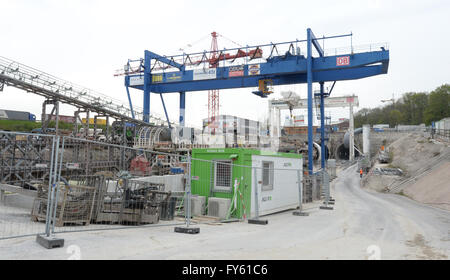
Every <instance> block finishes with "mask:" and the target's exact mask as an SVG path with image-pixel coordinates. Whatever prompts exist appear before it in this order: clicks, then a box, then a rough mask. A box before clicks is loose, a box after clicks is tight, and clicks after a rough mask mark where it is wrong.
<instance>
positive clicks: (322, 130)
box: [320, 82, 325, 169]
mask: <svg viewBox="0 0 450 280" xmlns="http://www.w3.org/2000/svg"><path fill="white" fill-rule="evenodd" d="M324 94H325V93H324V83H323V82H321V83H320V138H321V150H322V165H321V167H322V169H325V102H324Z"/></svg>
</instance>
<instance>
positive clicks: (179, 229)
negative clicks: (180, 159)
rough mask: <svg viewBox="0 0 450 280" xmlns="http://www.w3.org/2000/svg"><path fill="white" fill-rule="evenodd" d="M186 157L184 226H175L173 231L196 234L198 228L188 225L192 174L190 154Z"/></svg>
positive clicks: (198, 231)
mask: <svg viewBox="0 0 450 280" xmlns="http://www.w3.org/2000/svg"><path fill="white" fill-rule="evenodd" d="M187 159H188V163H187V168H188V170H187V171H188V172H187V174H186V175H187V178H186V187H185V192H186V199H187V201H186V209H185V211H184V212H185V214H186V227H176V228H175V232H178V233H187V234H198V233H200V228H197V227H195V228H194V227H189V226H190V224H191V180H192V175H191V169H192V158H191V155H188V157H187Z"/></svg>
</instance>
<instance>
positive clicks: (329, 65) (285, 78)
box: [125, 28, 389, 173]
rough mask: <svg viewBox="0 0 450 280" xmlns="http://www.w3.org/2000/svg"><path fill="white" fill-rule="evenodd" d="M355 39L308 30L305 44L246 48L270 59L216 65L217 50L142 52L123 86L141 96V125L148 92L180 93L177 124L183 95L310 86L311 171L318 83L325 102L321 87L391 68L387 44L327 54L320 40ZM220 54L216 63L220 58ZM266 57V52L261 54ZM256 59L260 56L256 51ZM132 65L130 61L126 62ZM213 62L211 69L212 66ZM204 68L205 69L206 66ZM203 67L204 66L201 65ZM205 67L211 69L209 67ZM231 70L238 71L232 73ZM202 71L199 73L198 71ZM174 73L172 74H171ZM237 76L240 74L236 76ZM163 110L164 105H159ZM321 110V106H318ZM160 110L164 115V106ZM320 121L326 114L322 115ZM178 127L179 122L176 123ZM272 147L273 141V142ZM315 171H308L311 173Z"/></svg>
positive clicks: (146, 118) (182, 109)
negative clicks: (263, 83)
mask: <svg viewBox="0 0 450 280" xmlns="http://www.w3.org/2000/svg"><path fill="white" fill-rule="evenodd" d="M352 36H353V34H344V35H337V36H328V37H325V36H323V37H322V38H317V37H316V36H315V35H314V33H313V32H312V30H311V29H309V28H308V29H307V39H306V40H295V41H290V42H283V43H270V44H266V45H259V46H248V47H246V48H245V49H260V50H263V48H269V49H270V51H269V53H270V55H269V57H267V58H263V57H262V55H261V57H260V58H257V59H256V58H255V57H256V56H253V57H250V59H248V57H245V58H244V59H240V58H236V59H234V60H233V61H228V63H224V65H223V66H219V65H218V63H217V62H216V61H217V59H218V58H217V56H215V55H212V56H210V58H214V60H213V61H211V59H210V58H208V55H211V54H217V52H216V51H210V52H200V53H191V54H186V53H183V54H179V55H173V56H162V55H159V54H156V53H153V52H151V51H148V50H146V51H145V52H144V58H143V59H139V60H135V61H137V62H138V63H143V65H142V67H140V69H141V71H140V72H139V73H135V74H132V75H131V74H130V75H128V74H127V75H126V76H125V86H126V87H127V89H128V87H132V88H135V89H138V90H142V91H143V92H144V98H143V99H144V102H143V103H144V111H143V115H144V121H145V122H148V121H149V116H150V93H151V92H153V93H157V94H160V96H161V99H162V95H163V94H164V93H169V92H178V93H179V94H180V120H182V119H183V120H184V115H185V109H186V108H185V94H186V92H188V91H205V90H220V89H233V88H246V87H247V88H248V87H258V88H259V84H260V80H266V79H270V80H272V85H273V86H276V85H291V84H301V83H307V84H308V120H309V123H308V145H309V147H308V152H309V153H311V155H310V156H309V157H308V158H309V160H310V164H309V166H310V168H312V166H313V162H312V151H313V148H312V147H313V132H312V125H313V124H312V119H313V116H312V113H313V105H312V103H313V87H312V85H313V83H320V84H321V99H323V97H324V91H323V84H324V83H325V82H336V81H344V80H355V79H362V78H366V77H371V76H376V75H381V74H386V73H387V72H388V68H389V50H388V46H387V45H386V44H382V45H377V46H369V47H368V48H364V49H362V48H361V49H357V50H358V52H355V48H354V47H353V45H351V46H350V47H349V48H348V49H345V50H339V52H338V50H337V49H336V50H334V51H333V52H327V53H326V52H325V51H324V50H323V49H322V46H321V44H320V43H319V41H323V42H324V41H325V40H329V39H334V38H343V37H352ZM298 44H306V50H307V55H306V56H304V55H303V54H301V53H300V47H298ZM282 47H287V51H286V52H284V53H282V54H280V53H279V49H280V48H282ZM241 49H243V48H242V47H239V48H235V49H228V50H224V51H222V53H226V52H231V51H239V50H241ZM313 49H315V50H316V51H317V53H318V54H319V57H318V58H315V57H313ZM220 53H221V52H219V56H218V57H219V59H220ZM264 53H266V52H264ZM255 54H258V56H259V54H262V53H261V52H259V51H255ZM196 55H201V56H202V60H201V63H200V64H197V65H192V59H191V58H192V57H193V56H196ZM129 61H130V60H129ZM211 62H212V64H213V65H214V66H215V67H210V66H211ZM206 63H207V64H206ZM205 64H206V65H205ZM159 65H164V66H165V67H166V69H165V70H171V71H164V72H162V71H160V70H155V67H157V66H159ZM208 67H209V68H208ZM235 67H241V69H242V70H239V71H233V69H234V68H235ZM200 68H201V69H200ZM172 70H173V71H172ZM236 75H238V76H237V77H238V78H237V77H236ZM163 106H164V104H163ZM322 109H323V107H322ZM164 110H165V111H166V112H167V110H166V109H165V106H164ZM321 116H322V117H324V114H321ZM180 124H182V122H181V121H180ZM275 144H276V141H275ZM312 172H313V170H310V173H312Z"/></svg>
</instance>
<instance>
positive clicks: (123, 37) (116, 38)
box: [0, 0, 450, 126]
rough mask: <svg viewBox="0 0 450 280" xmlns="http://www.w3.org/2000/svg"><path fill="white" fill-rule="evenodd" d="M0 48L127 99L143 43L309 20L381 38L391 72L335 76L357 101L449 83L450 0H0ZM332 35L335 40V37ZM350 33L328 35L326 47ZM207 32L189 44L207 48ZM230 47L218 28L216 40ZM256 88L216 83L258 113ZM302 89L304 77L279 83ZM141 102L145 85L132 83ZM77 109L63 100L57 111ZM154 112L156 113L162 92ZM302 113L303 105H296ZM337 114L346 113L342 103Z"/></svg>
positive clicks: (160, 44) (281, 32) (269, 38)
mask: <svg viewBox="0 0 450 280" xmlns="http://www.w3.org/2000/svg"><path fill="white" fill-rule="evenodd" d="M0 15H1V16H0V25H1V30H2V32H1V37H0V42H1V43H0V56H4V57H7V58H10V59H13V60H17V61H18V62H21V63H23V64H26V65H29V66H32V67H34V68H37V69H40V70H43V71H45V72H47V73H50V74H53V75H55V76H57V77H60V78H63V79H65V80H69V81H72V82H74V83H77V84H80V85H83V86H85V87H88V88H91V89H94V90H97V91H99V92H101V93H104V94H106V95H108V96H111V97H114V98H117V99H121V100H123V101H127V97H126V92H125V88H124V86H123V78H116V77H114V76H113V74H114V71H115V70H116V69H120V68H122V67H123V65H124V64H125V63H126V61H127V59H129V58H140V57H143V53H144V50H145V49H148V50H151V51H153V52H156V53H159V54H162V55H173V54H175V53H176V50H178V49H179V48H181V47H185V46H186V45H187V44H190V43H193V42H196V41H198V40H199V39H200V38H205V37H206V38H207V36H208V35H209V34H210V33H211V32H212V31H217V32H218V33H220V34H222V35H224V36H225V37H227V38H229V39H232V40H233V41H234V42H237V43H239V44H241V45H256V44H265V43H270V42H274V43H275V42H282V41H291V40H295V39H304V38H306V29H307V28H308V27H310V28H312V29H313V31H314V33H315V34H316V35H317V36H318V37H319V36H322V35H325V36H327V35H336V34H344V33H350V32H353V34H354V36H353V45H355V46H357V45H365V44H372V43H383V42H387V43H388V44H389V48H390V67H389V73H388V74H387V75H381V76H376V77H371V78H367V79H363V80H356V81H348V82H338V83H337V84H336V87H335V89H334V92H333V95H334V96H339V95H345V94H353V93H354V94H357V95H358V96H359V99H360V108H363V107H376V106H379V105H381V104H382V103H381V100H382V99H389V98H392V94H395V97H396V98H398V97H400V94H402V93H404V92H408V91H431V90H433V89H435V88H436V87H438V86H440V85H442V84H444V83H450V71H449V67H450V51H449V46H450V16H449V15H450V1H448V0H442V1H438V0H436V1H414V0H408V1H404V0H400V1H399V0H396V1H387V0H386V1H385V0H355V1H349V0H348V1H283V0H278V1H263V0H259V1H242V0H241V1H234V0H231V1H213V0H209V1H206V0H205V1H138V0H127V1H111V0H110V1H106V0H105V1H101V0H86V1H64V0H47V1H44V0H42V1H39V0H28V1H25V0H22V1H21V0H0ZM334 44H336V45H334ZM349 44H350V42H349V41H348V40H347V41H339V42H331V41H330V42H329V43H328V42H327V46H326V48H331V47H342V46H346V45H349ZM209 47H210V39H209V38H207V39H205V40H203V41H202V42H200V43H198V44H197V45H194V46H193V48H191V49H189V51H193V52H196V51H203V50H205V49H209ZM222 47H227V48H231V47H235V45H233V44H231V43H230V42H229V41H226V40H223V39H222V38H219V48H222ZM252 90H253V89H251V88H249V89H241V90H222V91H221V93H220V103H221V107H220V113H221V114H230V115H237V116H240V117H245V118H250V119H255V120H258V119H262V118H263V116H264V115H265V114H266V112H267V100H265V99H261V98H259V97H256V96H254V95H253V94H251V91H252ZM281 90H295V91H296V92H298V93H299V94H300V95H301V96H302V97H306V85H295V86H283V87H276V88H275V94H274V95H273V97H277V96H279V95H280V91H281ZM165 98H166V105H167V106H168V108H169V116H170V118H171V119H172V120H178V107H179V105H178V94H167V95H165ZM132 99H133V102H134V104H135V105H137V106H140V107H142V92H139V91H134V90H133V91H132ZM42 101H43V98H42V97H38V96H35V95H33V94H30V93H25V92H23V91H20V90H18V89H14V88H12V87H8V88H6V89H5V90H4V92H3V93H0V108H1V109H10V110H21V111H30V112H32V113H34V114H36V115H37V116H38V117H37V118H38V119H40V114H41V110H42V107H41V104H42ZM207 101H208V98H207V92H192V93H188V94H187V100H186V102H187V104H186V107H187V108H186V111H187V112H186V121H187V124H195V125H196V126H200V125H201V119H203V118H206V117H207ZM74 110H75V109H74V108H72V107H70V106H63V108H62V113H63V114H67V115H73V111H74ZM151 110H152V112H157V113H159V114H162V112H163V111H162V105H161V101H160V99H159V97H158V96H155V95H152V102H151ZM298 114H301V112H299V113H298ZM332 115H333V118H339V117H345V116H346V113H345V111H343V110H338V111H333V112H332Z"/></svg>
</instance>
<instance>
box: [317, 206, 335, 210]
mask: <svg viewBox="0 0 450 280" xmlns="http://www.w3.org/2000/svg"><path fill="white" fill-rule="evenodd" d="M320 209H322V210H334V208H333V207H329V206H320Z"/></svg>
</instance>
